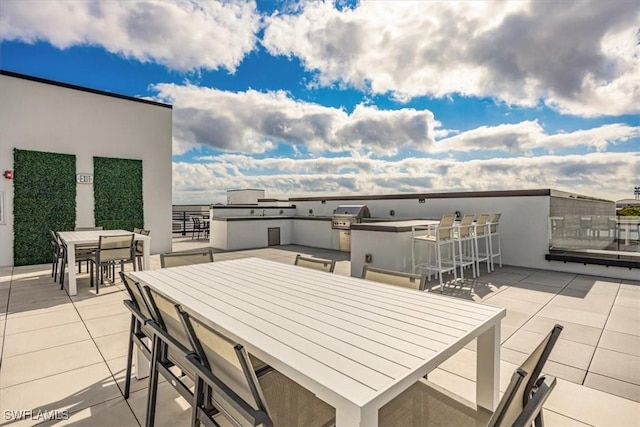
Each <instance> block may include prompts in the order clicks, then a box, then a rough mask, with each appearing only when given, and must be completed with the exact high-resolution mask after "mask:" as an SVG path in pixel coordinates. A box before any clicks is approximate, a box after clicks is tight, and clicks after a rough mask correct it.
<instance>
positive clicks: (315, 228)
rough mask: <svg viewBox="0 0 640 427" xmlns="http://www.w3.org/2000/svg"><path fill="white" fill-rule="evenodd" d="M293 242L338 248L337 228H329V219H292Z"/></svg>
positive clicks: (325, 247)
mask: <svg viewBox="0 0 640 427" xmlns="http://www.w3.org/2000/svg"><path fill="white" fill-rule="evenodd" d="M293 243H295V244H296V245H303V246H312V247H315V248H323V249H333V250H336V251H337V250H338V248H339V241H338V230H333V229H332V228H331V219H329V218H327V219H325V220H303V219H295V220H293Z"/></svg>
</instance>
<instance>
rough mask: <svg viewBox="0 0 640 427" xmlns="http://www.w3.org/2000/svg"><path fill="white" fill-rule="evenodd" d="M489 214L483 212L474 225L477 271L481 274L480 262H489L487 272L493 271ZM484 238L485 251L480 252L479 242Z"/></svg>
mask: <svg viewBox="0 0 640 427" xmlns="http://www.w3.org/2000/svg"><path fill="white" fill-rule="evenodd" d="M489 236H490V234H489V214H481V215H480V216H479V217H478V220H477V221H476V224H475V225H474V227H473V243H474V247H475V250H476V253H475V256H476V273H477V274H478V276H480V263H481V262H483V261H484V262H486V263H487V273H489V272H491V249H490V247H489V245H490V239H489ZM480 240H484V247H485V248H484V253H480V247H479V244H478V242H479V241H480Z"/></svg>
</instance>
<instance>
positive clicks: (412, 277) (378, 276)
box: [362, 265, 426, 291]
mask: <svg viewBox="0 0 640 427" xmlns="http://www.w3.org/2000/svg"><path fill="white" fill-rule="evenodd" d="M362 278H363V279H367V280H373V281H374V282H380V283H386V284H388V285H396V286H402V287H405V288H411V289H417V290H419V291H422V290H424V286H425V279H426V278H425V276H424V275H421V274H411V273H405V272H402V271H393V270H384V269H382V268H376V267H371V266H370V265H365V266H364V267H363V268H362Z"/></svg>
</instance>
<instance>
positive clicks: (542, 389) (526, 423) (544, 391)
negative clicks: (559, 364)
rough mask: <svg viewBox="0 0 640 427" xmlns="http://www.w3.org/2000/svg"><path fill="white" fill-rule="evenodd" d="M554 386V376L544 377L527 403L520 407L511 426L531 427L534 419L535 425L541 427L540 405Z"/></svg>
mask: <svg viewBox="0 0 640 427" xmlns="http://www.w3.org/2000/svg"><path fill="white" fill-rule="evenodd" d="M555 386H556V379H555V378H554V377H548V378H545V379H544V381H542V382H541V383H540V384H539V385H538V387H537V388H536V390H535V393H534V394H533V397H532V398H531V400H529V403H527V405H526V406H525V407H524V408H523V409H522V412H520V415H518V418H517V419H516V420H515V421H514V422H513V425H512V427H531V425H532V424H533V422H534V420H535V422H536V424H535V425H536V427H542V424H543V423H542V406H543V405H544V403H545V402H546V401H547V399H548V398H549V395H550V394H551V392H552V391H553V389H554V388H555Z"/></svg>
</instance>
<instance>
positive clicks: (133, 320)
mask: <svg viewBox="0 0 640 427" xmlns="http://www.w3.org/2000/svg"><path fill="white" fill-rule="evenodd" d="M135 328H136V318H135V317H133V315H132V316H131V326H130V328H129V349H128V350H127V376H126V377H125V378H126V379H125V382H124V398H125V399H128V398H129V391H130V390H131V364H132V362H133V334H134V332H135V330H136V329H135Z"/></svg>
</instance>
